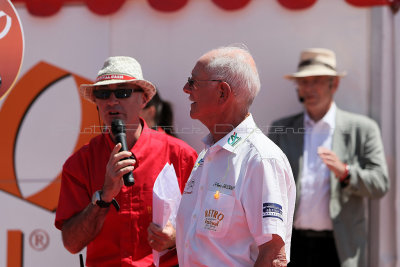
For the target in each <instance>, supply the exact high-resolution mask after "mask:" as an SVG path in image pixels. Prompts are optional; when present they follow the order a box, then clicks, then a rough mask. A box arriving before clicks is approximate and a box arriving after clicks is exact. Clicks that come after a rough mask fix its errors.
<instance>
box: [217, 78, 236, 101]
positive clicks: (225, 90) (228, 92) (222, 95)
mask: <svg viewBox="0 0 400 267" xmlns="http://www.w3.org/2000/svg"><path fill="white" fill-rule="evenodd" d="M218 93H219V101H218V103H220V104H223V103H225V102H226V101H227V100H228V99H229V98H230V97H232V96H233V92H232V88H231V86H230V85H229V84H228V83H227V82H220V84H219V86H218Z"/></svg>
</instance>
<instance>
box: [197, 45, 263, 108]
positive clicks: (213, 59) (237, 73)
mask: <svg viewBox="0 0 400 267" xmlns="http://www.w3.org/2000/svg"><path fill="white" fill-rule="evenodd" d="M198 63H200V64H204V66H205V69H206V71H207V72H208V73H209V74H210V75H211V78H212V79H215V80H223V81H226V82H227V83H228V84H229V85H230V86H231V88H232V91H233V93H234V95H235V98H236V101H237V102H238V103H240V104H241V105H243V108H245V109H249V107H250V105H251V104H252V103H253V100H254V98H255V97H256V95H257V93H258V92H259V91H260V78H259V76H258V71H257V67H256V63H255V61H254V59H253V57H252V56H251V54H250V53H249V51H247V50H245V49H243V48H240V47H232V46H228V47H220V48H217V49H214V50H211V51H210V52H208V53H206V54H204V55H203V56H201V57H200V58H199V60H198Z"/></svg>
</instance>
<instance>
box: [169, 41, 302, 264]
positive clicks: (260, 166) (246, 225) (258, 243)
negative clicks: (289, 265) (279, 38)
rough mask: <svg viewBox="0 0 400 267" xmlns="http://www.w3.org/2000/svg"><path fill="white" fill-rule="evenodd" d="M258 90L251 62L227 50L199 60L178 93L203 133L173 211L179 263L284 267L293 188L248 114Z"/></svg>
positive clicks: (241, 52)
mask: <svg viewBox="0 0 400 267" xmlns="http://www.w3.org/2000/svg"><path fill="white" fill-rule="evenodd" d="M259 90H260V79H259V76H258V71H257V67H256V64H255V62H254V59H253V57H252V56H251V55H250V53H249V52H248V50H246V49H245V48H242V47H232V46H228V47H221V48H217V49H214V50H211V51H209V52H208V53H206V54H204V55H203V56H201V57H200V58H199V60H198V61H197V63H196V65H195V66H194V68H193V70H192V76H191V77H190V78H189V79H188V82H187V83H186V84H185V86H184V88H183V91H184V92H185V93H187V94H188V95H189V100H190V101H192V103H191V105H190V116H191V118H192V119H197V120H200V122H201V123H203V124H204V125H205V126H206V127H207V128H208V130H209V131H210V134H209V135H208V136H206V138H204V139H203V142H204V143H205V149H204V150H203V151H202V152H201V153H200V155H199V158H198V159H197V163H196V164H195V167H194V168H193V171H192V174H191V176H190V178H189V181H188V182H187V183H186V187H185V190H184V192H183V195H182V200H181V204H180V206H179V210H178V215H177V220H176V247H177V249H178V257H179V265H180V266H183V267H186V266H187V267H191V266H286V262H287V261H288V258H289V250H290V237H291V232H292V221H293V211H294V201H295V183H294V179H293V174H292V171H291V169H290V165H289V162H288V160H287V158H286V156H285V155H284V154H283V153H282V151H281V150H280V149H279V148H278V146H276V145H275V144H274V143H273V142H272V141H271V140H269V139H268V138H267V137H266V136H265V135H264V134H263V133H262V132H261V130H260V129H259V128H258V127H257V126H256V124H255V122H254V120H253V117H252V115H251V114H250V113H249V108H250V106H251V104H252V102H253V100H254V98H255V97H256V95H257V93H258V92H259Z"/></svg>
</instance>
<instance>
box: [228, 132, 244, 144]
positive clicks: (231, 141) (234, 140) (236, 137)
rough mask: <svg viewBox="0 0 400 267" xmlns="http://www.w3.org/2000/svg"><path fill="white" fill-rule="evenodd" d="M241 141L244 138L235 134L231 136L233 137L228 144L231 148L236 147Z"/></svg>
mask: <svg viewBox="0 0 400 267" xmlns="http://www.w3.org/2000/svg"><path fill="white" fill-rule="evenodd" d="M240 139H242V137H238V136H237V133H236V132H233V134H232V135H231V137H229V138H228V144H230V145H231V146H235V145H236V144H237V143H238V142H239V141H240Z"/></svg>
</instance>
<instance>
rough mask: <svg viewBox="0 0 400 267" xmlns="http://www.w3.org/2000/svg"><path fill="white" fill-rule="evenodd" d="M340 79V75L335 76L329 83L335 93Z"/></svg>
mask: <svg viewBox="0 0 400 267" xmlns="http://www.w3.org/2000/svg"><path fill="white" fill-rule="evenodd" d="M339 81H340V78H339V77H337V76H336V77H333V78H332V80H331V81H330V83H329V89H330V90H333V93H335V92H336V91H337V89H338V87H339Z"/></svg>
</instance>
